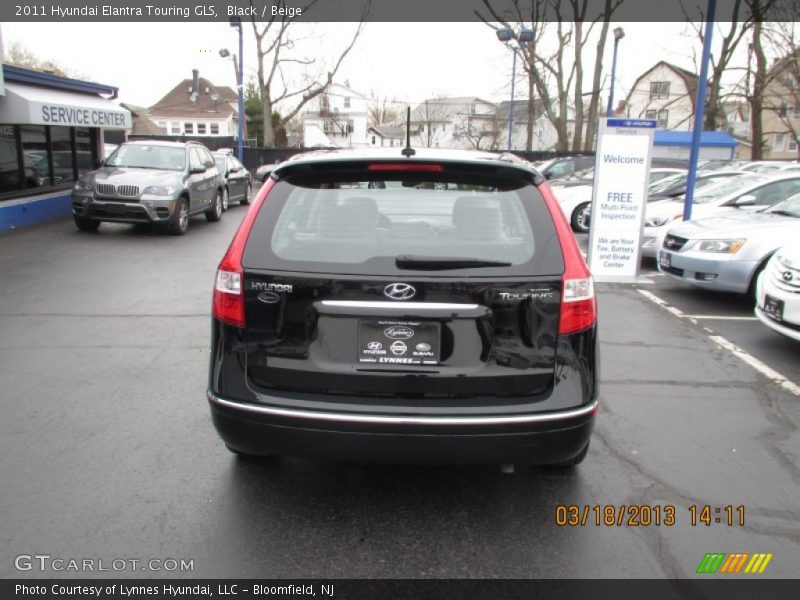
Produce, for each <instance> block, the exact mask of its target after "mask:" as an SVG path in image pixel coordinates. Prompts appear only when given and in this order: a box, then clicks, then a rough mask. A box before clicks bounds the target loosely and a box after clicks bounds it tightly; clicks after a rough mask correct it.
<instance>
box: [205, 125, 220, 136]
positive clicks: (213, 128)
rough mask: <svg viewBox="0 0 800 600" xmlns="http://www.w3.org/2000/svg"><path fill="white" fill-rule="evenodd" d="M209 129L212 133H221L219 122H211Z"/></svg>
mask: <svg viewBox="0 0 800 600" xmlns="http://www.w3.org/2000/svg"><path fill="white" fill-rule="evenodd" d="M208 129H209V133H211V135H219V123H211V124H210V125H209V126H208Z"/></svg>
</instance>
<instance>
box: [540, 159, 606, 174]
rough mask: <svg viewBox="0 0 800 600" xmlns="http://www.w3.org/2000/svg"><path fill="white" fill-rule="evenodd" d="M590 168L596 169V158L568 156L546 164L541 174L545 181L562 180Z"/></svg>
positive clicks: (541, 169)
mask: <svg viewBox="0 0 800 600" xmlns="http://www.w3.org/2000/svg"><path fill="white" fill-rule="evenodd" d="M589 167H594V156H566V157H564V158H556V159H553V160H552V161H551V162H549V163H546V164H544V165H543V166H542V167H541V168H540V170H539V172H540V173H541V174H542V175H543V176H544V178H545V179H561V178H566V177H569V176H570V175H572V174H573V173H575V171H582V170H584V169H588V168H589Z"/></svg>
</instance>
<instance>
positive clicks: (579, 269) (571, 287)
mask: <svg viewBox="0 0 800 600" xmlns="http://www.w3.org/2000/svg"><path fill="white" fill-rule="evenodd" d="M539 192H540V193H541V194H542V197H543V198H544V202H545V205H547V208H548V210H549V211H550V216H551V217H552V218H553V223H554V224H555V227H556V234H557V235H558V240H559V242H560V243H561V254H562V255H563V256H564V274H563V275H562V276H561V314H560V315H559V319H558V335H567V334H569V333H577V332H578V331H583V330H584V329H588V328H589V327H591V326H592V325H594V324H595V323H596V322H597V303H596V301H595V296H594V282H593V280H592V274H591V273H590V272H589V267H588V266H586V261H585V260H583V254H581V250H580V248H579V247H578V242H577V240H576V239H575V235H573V233H572V228H571V227H570V226H569V223H568V222H567V218H566V217H565V216H564V213H563V212H562V211H561V208H560V207H559V206H558V202H557V201H556V199H555V197H554V196H553V192H552V191H550V187H549V186H548V185H547V184H546V183H544V184H542V185H540V186H539Z"/></svg>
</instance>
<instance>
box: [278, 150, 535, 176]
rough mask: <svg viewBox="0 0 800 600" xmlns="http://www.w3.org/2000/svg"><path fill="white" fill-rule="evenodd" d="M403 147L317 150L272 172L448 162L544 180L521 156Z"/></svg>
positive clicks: (279, 166) (298, 155)
mask: <svg viewBox="0 0 800 600" xmlns="http://www.w3.org/2000/svg"><path fill="white" fill-rule="evenodd" d="M402 150H403V148H402V147H400V146H394V147H392V148H368V149H363V150H362V149H358V150H350V149H348V150H314V151H311V152H304V153H302V154H296V155H294V156H292V157H291V158H289V159H288V160H286V161H284V162H283V163H281V164H280V165H277V166H276V167H275V169H274V171H273V173H274V174H275V175H276V176H279V175H280V172H281V171H283V170H286V169H288V168H291V167H296V166H298V165H305V164H308V165H313V164H325V163H332V164H333V163H344V162H357V161H393V162H408V163H428V162H432V161H433V162H447V163H461V164H465V163H466V164H474V165H481V166H487V165H494V166H501V167H508V168H513V169H518V170H520V171H524V172H526V173H530V174H533V175H534V176H535V177H536V178H537V179H542V176H541V175H540V174H539V171H537V170H536V169H535V168H534V167H533V166H531V165H530V163H528V162H527V161H525V160H522V159H520V158H519V157H518V156H515V155H510V154H507V153H502V154H501V153H494V152H484V151H480V150H444V149H439V148H414V155H413V156H410V157H406V156H403V153H402Z"/></svg>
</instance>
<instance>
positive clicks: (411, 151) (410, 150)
mask: <svg viewBox="0 0 800 600" xmlns="http://www.w3.org/2000/svg"><path fill="white" fill-rule="evenodd" d="M416 153H417V151H416V150H414V149H413V148H412V147H411V107H410V106H407V107H406V147H405V148H403V156H407V157H409V158H410V157H412V156H414V155H415V154H416Z"/></svg>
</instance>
